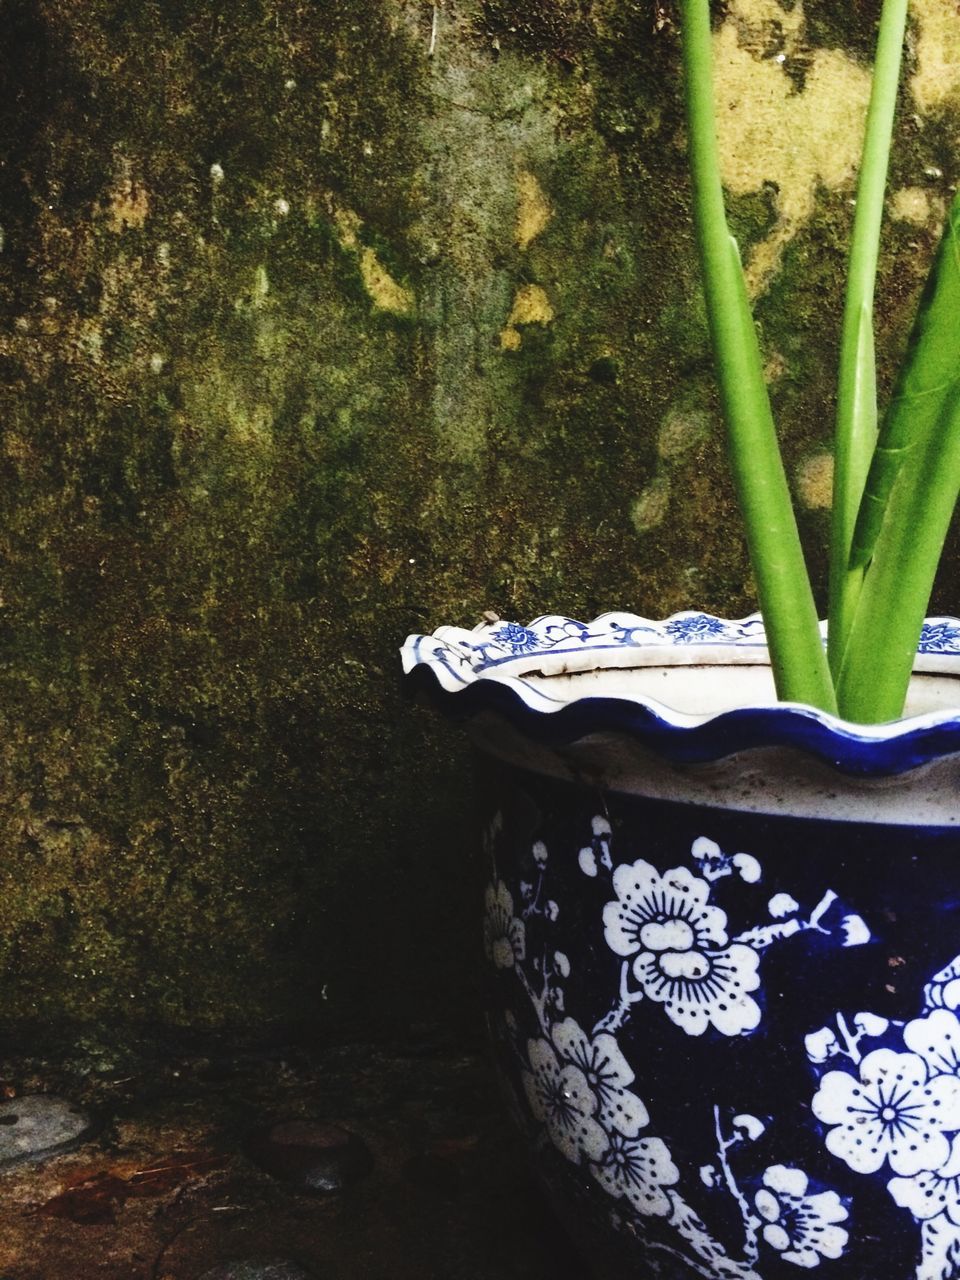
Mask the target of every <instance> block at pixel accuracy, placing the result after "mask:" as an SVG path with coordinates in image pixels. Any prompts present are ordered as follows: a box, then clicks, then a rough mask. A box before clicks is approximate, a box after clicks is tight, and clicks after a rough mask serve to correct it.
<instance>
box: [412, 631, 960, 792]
mask: <svg viewBox="0 0 960 1280" xmlns="http://www.w3.org/2000/svg"><path fill="white" fill-rule="evenodd" d="M821 633H822V634H824V635H825V634H826V624H825V623H821ZM401 655H402V659H403V669H404V672H405V674H406V675H407V677H408V678H409V679H410V680H411V681H412V682H413V684H414V685H416V686H419V687H421V688H425V689H427V690H428V691H429V692H431V693H432V694H433V695H434V697H435V698H436V699H437V700H438V701H439V703H440V706H441V708H442V709H443V710H444V711H445V712H447V713H448V714H450V715H453V716H456V717H458V718H461V717H462V718H469V717H471V716H473V715H476V714H478V713H480V712H482V711H496V712H498V713H500V714H501V715H503V716H505V718H506V719H508V720H509V721H510V722H511V723H512V724H514V725H515V726H516V727H517V728H519V729H521V730H522V731H524V732H527V733H529V734H530V735H531V736H532V737H534V738H536V739H538V740H540V741H545V742H548V743H552V744H555V745H559V744H561V743H566V742H572V741H575V740H576V739H578V738H581V737H584V736H586V735H587V734H589V733H598V732H609V731H615V732H622V733H626V734H628V735H630V736H631V737H633V738H635V739H637V740H638V741H639V742H640V743H641V744H642V745H644V746H647V747H650V748H651V749H653V750H655V751H656V752H657V753H658V754H659V755H661V756H663V757H664V758H665V759H668V760H670V761H672V762H676V763H701V762H706V761H713V760H719V759H722V758H724V757H726V756H729V755H733V754H734V753H736V752H738V751H743V750H747V749H750V748H752V747H769V746H789V747H794V748H797V749H798V750H801V751H805V752H807V753H809V754H811V755H813V756H815V757H817V758H818V759H820V760H822V761H824V762H825V763H827V764H829V765H831V766H833V767H834V768H836V769H838V770H839V771H841V772H843V773H850V774H858V775H881V774H898V773H903V772H906V771H907V770H910V769H914V768H917V767H918V766H919V765H922V764H926V763H929V762H930V761H932V760H935V759H939V758H942V757H943V756H946V755H951V754H954V753H956V752H960V706H958V708H957V709H956V710H955V711H933V712H925V713H923V714H921V715H917V716H911V717H908V718H905V719H902V720H896V721H892V722H890V723H888V724H882V725H857V724H853V723H851V722H850V721H847V720H843V719H841V718H839V717H838V716H834V715H830V714H828V713H827V712H824V711H820V710H818V709H816V708H814V707H810V706H806V705H804V704H801V703H789V702H783V703H778V704H775V705H773V706H771V705H769V704H768V705H757V706H746V707H737V708H735V709H733V710H729V711H722V712H718V713H711V714H708V715H702V716H698V715H693V714H690V713H687V712H681V711H676V710H674V709H673V708H671V707H668V706H666V705H665V704H663V703H661V702H658V701H657V700H656V699H654V698H651V697H648V696H644V695H635V696H630V697H627V696H619V697H586V698H575V699H558V698H555V697H551V696H550V695H549V694H547V693H546V692H544V690H543V689H542V688H539V687H537V685H536V684H534V682H532V681H531V680H529V679H524V676H529V675H531V674H533V673H534V672H535V673H536V674H537V675H546V676H551V675H563V674H567V673H571V672H576V671H596V670H610V669H615V668H628V667H634V666H639V665H644V666H647V665H651V666H679V665H692V664H694V663H695V664H696V665H698V666H702V665H707V664H710V665H713V664H716V665H721V664H722V665H729V664H736V665H743V664H746V665H764V666H766V665H767V664H768V661H769V660H768V656H767V649H766V636H765V632H764V628H763V621H762V619H761V617H760V615H759V614H751V615H750V616H749V617H747V618H742V619H736V620H731V619H726V618H717V617H714V616H713V615H712V614H708V613H702V612H697V611H693V610H686V611H684V612H681V613H675V614H672V615H671V616H670V617H669V618H665V619H663V620H662V621H655V620H652V619H649V618H642V617H639V616H638V615H637V614H632V613H605V614H602V615H601V616H600V617H598V618H596V619H595V620H594V621H593V622H590V623H584V622H579V621H577V620H576V619H573V618H565V617H561V616H560V615H556V614H551V615H547V616H544V617H541V618H537V619H535V620H534V621H533V622H531V623H529V624H527V625H526V626H521V625H520V624H518V623H514V622H506V621H502V620H497V621H495V622H488V623H483V624H482V625H481V626H478V627H475V628H474V629H472V630H468V629H465V628H461V627H440V628H439V629H438V630H437V631H435V632H434V633H433V635H430V636H424V635H412V636H409V637H408V639H407V641H406V643H405V644H404V646H403V648H402V650H401ZM916 670H917V671H918V672H923V673H929V674H957V675H960V619H958V618H950V617H935V618H928V619H927V621H926V622H925V623H924V626H923V631H922V633H921V637H920V644H919V647H918V657H917V665H916Z"/></svg>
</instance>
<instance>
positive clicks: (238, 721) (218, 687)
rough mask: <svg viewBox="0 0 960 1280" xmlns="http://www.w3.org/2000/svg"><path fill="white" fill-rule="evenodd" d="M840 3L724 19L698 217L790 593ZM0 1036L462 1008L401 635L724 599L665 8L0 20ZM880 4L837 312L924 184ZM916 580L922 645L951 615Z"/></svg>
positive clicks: (824, 357) (858, 108) (946, 73)
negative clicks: (716, 177)
mask: <svg viewBox="0 0 960 1280" xmlns="http://www.w3.org/2000/svg"><path fill="white" fill-rule="evenodd" d="M878 9H879V3H878V0H856V2H854V3H851V4H849V5H848V4H843V5H841V4H838V3H836V0H793V3H792V4H791V3H789V2H788V0H783V3H782V4H781V3H779V2H778V0H729V2H728V3H727V4H726V5H725V6H718V10H717V22H718V27H717V35H716V49H717V61H718V86H717V96H718V103H719V105H720V108H721V111H720V119H721V126H722V136H721V141H722V146H723V156H724V168H725V177H726V181H727V185H728V188H729V193H730V209H731V219H732V222H733V224H734V225H735V229H736V232H737V234H738V236H739V238H740V240H741V244H742V246H743V250H744V256H745V260H746V261H747V264H748V270H749V276H750V282H751V288H752V290H753V292H754V295H755V299H756V305H757V312H758V318H759V321H760V324H761V326H762V331H763V339H764V345H765V351H766V356H767V360H768V374H769V379H770V383H771V389H772V393H773V399H774V402H775V408H776V410H777V413H778V417H779V421H780V423H781V427H782V436H783V445H784V452H785V457H786V462H787V467H788V471H789V474H790V477H791V480H792V481H793V483H794V485H795V490H796V494H797V498H798V502H799V506H800V511H801V523H802V527H803V533H804V537H805V540H806V542H807V545H808V549H809V553H810V559H811V563H812V566H813V569H814V573H815V576H816V578H817V583H818V589H819V590H820V591H821V596H822V587H823V570H824V563H825V548H824V544H825V534H826V516H825V511H824V506H825V503H826V502H827V501H828V498H829V484H830V465H831V461H830V453H829V450H830V418H831V412H832V400H831V387H832V378H833V369H834V364H835V359H836V346H837V328H838V324H837V321H838V313H839V308H840V302H841V270H842V260H843V253H844V248H845V242H846V238H847V235H848V230H849V225H850V216H851V202H852V190H853V188H852V180H853V176H854V169H855V164H856V155H857V135H858V130H859V128H860V126H861V124H862V118H863V110H864V104H865V101H866V97H865V95H866V92H867V86H868V70H867V67H868V62H869V57H870V48H871V43H872V33H873V28H874V24H875V21H876V17H877V12H878ZM2 14H3V17H4V23H3V37H2V41H0V46H2V47H0V63H2V76H0V83H2V84H3V86H4V92H3V95H2V98H0V158H2V165H0V223H2V252H0V363H2V368H3V375H4V376H3V379H2V383H3V389H2V392H0V395H2V416H0V438H2V485H0V560H2V583H0V591H2V596H0V637H2V650H0V652H2V662H0V691H2V692H0V697H2V701H0V706H2V715H3V724H2V734H0V756H2V761H3V769H2V777H0V829H2V857H0V886H2V888H0V1024H2V1025H3V1026H4V1027H5V1028H7V1029H8V1030H10V1031H12V1032H17V1033H18V1034H19V1035H20V1036H21V1037H28V1038H29V1037H30V1036H36V1035H43V1036H44V1037H45V1038H53V1039H56V1038H57V1037H58V1036H60V1037H65V1036H67V1035H69V1036H74V1035H77V1034H81V1035H89V1036H93V1037H98V1036H99V1037H101V1038H102V1037H109V1036H116V1035H119V1034H128V1033H134V1032H139V1031H141V1030H143V1029H150V1028H152V1029H157V1028H166V1029H177V1028H193V1029H198V1030H200V1031H201V1032H216V1033H218V1034H231V1035H234V1034H239V1035H243V1036H251V1037H256V1036H258V1035H262V1034H271V1033H272V1032H274V1031H276V1030H277V1029H278V1028H280V1027H283V1028H288V1027H290V1026H293V1027H297V1028H301V1029H308V1028H312V1029H314V1030H315V1031H316V1032H317V1034H320V1035H330V1036H334V1035H339V1034H348V1033H349V1034H371V1035H377V1034H391V1033H394V1032H396V1031H398V1030H406V1029H408V1028H409V1027H410V1026H411V1025H412V1024H416V1023H418V1022H429V1021H432V1020H438V1021H441V1022H447V1023H449V1024H450V1025H458V1020H463V1019H469V1018H470V1017H472V1005H471V1003H470V998H469V995H468V997H467V998H466V999H464V992H465V991H466V992H468V993H469V991H470V981H471V978H470V975H471V972H472V968H471V957H470V942H469V939H470V938H471V937H472V936H474V935H475V933H476V926H475V922H474V905H475V897H476V893H475V883H474V880H475V877H474V873H473V871H472V870H471V859H470V855H471V851H472V849H473V838H472V835H471V834H470V825H469V818H468V816H467V815H468V814H469V786H468V782H467V779H466V772H465V771H466V765H467V755H466V752H465V749H464V746H463V743H462V742H461V740H460V738H459V737H458V735H457V734H456V733H455V731H453V730H451V729H449V728H448V727H446V726H444V725H441V724H439V723H437V722H436V721H435V720H434V719H433V718H432V717H430V716H429V715H428V714H427V713H426V712H424V711H423V710H421V709H418V708H416V707H413V706H410V705H408V704H407V703H406V702H405V701H404V699H403V697H402V695H401V693H400V691H399V681H398V663H397V656H396V650H397V647H398V645H399V643H400V641H401V640H402V639H403V637H404V635H405V634H406V633H407V632H409V631H415V630H423V629H427V630H430V629H432V628H433V627H434V626H435V625H438V624H439V623H441V622H452V623H458V624H472V623H473V622H475V621H477V620H479V618H480V616H481V614H482V613H483V612H484V611H485V610H489V609H493V610H495V611H496V612H497V613H499V614H500V615H501V616H505V617H515V618H518V619H521V620H523V619H526V618H528V617H531V616H534V615H536V614H539V613H543V612H554V611H556V612H564V613H568V614H570V615H573V616H581V617H585V616H586V617H589V616H591V615H594V614H595V613H597V612H599V611H602V610H604V609H608V608H612V607H620V608H629V609H634V610H637V611H639V612H645V613H648V614H652V615H663V614H664V613H666V612H670V611H672V610H675V609H678V608H682V607H686V606H689V605H697V606H702V607H704V608H707V609H712V610H716V611H719V612H722V613H726V614H728V615H738V614H742V613H745V612H748V611H750V610H751V609H752V608H753V607H754V600H753V596H752V590H751V580H750V570H749V566H748V563H747V558H746V554H745V549H744V543H743V538H742V535H741V532H740V525H739V521H738V518H737V514H736V510H735V505H734V500H733V494H732V491H731V486H730V482H729V480H728V476H727V471H726V467H725V462H724V456H723V441H722V433H721V428H720V424H719V421H718V417H717V407H716V399H715V395H714V390H713V382H712V374H711V367H710V360H709V356H708V351H707V346H706V335H705V327H704V320H703V311H702V303H701V300H700V297H699V294H698V284H697V271H696V265H695V261H694V256H693V252H692V240H691V228H690V223H689V199H688V189H687V185H686V178H685V168H684V150H683V148H684V136H683V123H682V112H681V103H680V96H679V89H680V78H679V48H678V39H677V32H676V26H675V14H674V11H673V9H672V7H671V4H670V3H669V0H510V3H506V0H443V2H442V3H438V4H437V5H436V6H434V5H433V4H432V3H430V0H233V3H231V4H230V5H224V4H221V3H217V0H190V2H189V3H187V2H186V0H152V2H149V3H142V4H136V5H131V4H129V3H126V0H4V3H3V5H2ZM958 107H960V15H958V13H957V10H956V5H955V4H954V3H953V0H916V3H915V5H914V23H913V27H912V32H911V48H910V55H909V66H908V75H907V80H906V83H905V88H904V92H903V95H902V110H901V112H900V116H899V126H898V139H897V145H896V155H895V160H894V165H893V175H892V186H891V192H892V194H891V201H890V209H891V219H890V221H889V223H888V227H887V234H886V249H885V252H884V258H883V264H882V281H881V291H880V303H879V308H878V343H879V348H880V352H881V358H882V365H883V368H882V380H883V382H884V386H887V385H888V384H889V377H890V369H891V363H892V360H893V359H894V357H895V356H896V355H897V354H898V352H899V350H900V349H901V348H902V345H903V342H904V340H905V336H906V329H907V326H908V323H909V316H910V313H911V309H912V306H913V302H914V300H915V297H916V293H917V290H918V288H919V285H920V282H921V279H922V276H923V274H924V271H925V268H926V264H927V262H928V261H929V258H930V255H931V253H932V249H933V246H934V243H935V240H936V236H937V230H938V225H939V222H940V219H941V217H942V214H943V212H944V209H945V202H946V200H947V198H948V196H949V194H950V191H951V188H952V186H953V184H955V182H956V181H957V179H958V176H960V145H958V143H960V116H958ZM957 558H958V547H957V544H956V542H955V541H954V542H951V545H950V547H949V548H948V552H947V557H946V562H945V567H944V572H943V574H942V578H941V585H940V586H939V587H938V590H937V595H936V599H935V602H934V603H935V606H936V607H937V608H944V609H949V608H953V609H954V610H960V601H958V588H960V575H958V565H957Z"/></svg>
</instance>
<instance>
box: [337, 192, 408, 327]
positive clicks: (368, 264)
mask: <svg viewBox="0 0 960 1280" xmlns="http://www.w3.org/2000/svg"><path fill="white" fill-rule="evenodd" d="M333 224H334V226H335V227H336V229H337V236H338V238H339V240H340V243H341V245H342V246H343V247H344V249H348V250H349V251H350V252H351V253H355V254H357V260H358V265H359V267H360V278H361V279H362V281H363V287H364V288H365V289H366V291H367V293H368V294H369V295H370V300H371V301H372V303H373V305H374V307H375V308H376V309H377V310H379V311H390V312H392V313H393V315H397V316H408V315H411V314H412V313H413V310H414V306H415V299H414V296H413V294H412V293H411V291H410V290H409V289H406V288H404V286H403V285H402V284H399V283H398V282H397V281H396V280H394V278H393V276H392V275H391V274H390V272H389V271H388V270H387V268H386V267H385V266H384V265H383V263H382V262H381V261H380V259H379V257H378V256H377V251H376V250H375V249H372V248H371V247H370V246H369V245H363V244H361V243H360V228H361V227H362V226H363V220H362V219H361V218H360V217H359V215H358V214H356V213H354V212H353V210H352V209H335V210H334V212H333Z"/></svg>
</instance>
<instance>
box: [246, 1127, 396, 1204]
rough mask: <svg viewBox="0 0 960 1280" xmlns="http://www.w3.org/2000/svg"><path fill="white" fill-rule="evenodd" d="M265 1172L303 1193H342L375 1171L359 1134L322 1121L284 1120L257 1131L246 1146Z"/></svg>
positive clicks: (252, 1157)
mask: <svg viewBox="0 0 960 1280" xmlns="http://www.w3.org/2000/svg"><path fill="white" fill-rule="evenodd" d="M245 1149H246V1152H247V1155H248V1156H250V1158H251V1159H252V1160H254V1161H255V1162H256V1163H257V1164H258V1165H259V1166H260V1168H261V1169H265V1170H266V1171H267V1173H270V1174H273V1176H274V1177H275V1178H279V1179H281V1180H282V1181H283V1182H288V1183H291V1184H292V1185H293V1186H295V1187H297V1188H298V1190H300V1191H311V1192H333V1191H342V1190H343V1189H344V1188H345V1187H347V1186H349V1185H350V1184H351V1183H353V1182H356V1181H358V1180H359V1179H360V1178H362V1177H364V1176H365V1175H366V1174H368V1173H369V1172H370V1170H371V1169H372V1168H373V1158H372V1156H371V1155H370V1152H369V1150H368V1149H367V1147H366V1145H365V1144H364V1143H363V1142H362V1141H361V1139H360V1138H358V1137H357V1136H356V1134H353V1133H351V1132H350V1131H349V1130H348V1129H342V1128H340V1126H339V1125H332V1124H327V1123H325V1122H324V1121H322V1120H281V1121H277V1122H274V1123H271V1124H268V1125H265V1126H263V1127H262V1128H260V1129H257V1130H255V1131H254V1132H253V1133H252V1134H251V1135H250V1137H249V1138H248V1139H247V1142H246V1144H245Z"/></svg>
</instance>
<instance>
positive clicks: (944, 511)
mask: <svg viewBox="0 0 960 1280" xmlns="http://www.w3.org/2000/svg"><path fill="white" fill-rule="evenodd" d="M958 491H960V382H958V383H956V384H955V385H954V387H953V389H952V390H951V392H950V395H949V397H948V398H947V401H946V403H945V404H944V406H943V409H942V410H941V415H940V419H939V421H938V422H937V424H936V427H935V429H934V430H933V432H931V433H930V434H929V435H928V438H927V439H925V440H924V441H923V443H922V445H921V447H920V448H918V449H917V450H916V451H915V452H913V453H911V454H910V455H909V456H908V458H907V459H906V461H905V462H904V463H903V465H902V466H901V469H900V473H899V475H898V476H897V479H896V482H895V484H894V487H893V491H892V492H891V494H890V500H889V502H888V504H887V510H886V514H885V516H884V521H883V527H882V528H881V530H880V535H879V537H878V539H877V544H876V550H875V554H874V558H873V562H872V564H871V565H870V567H869V569H868V570H867V573H866V577H865V578H864V582H863V589H862V591H861V592H860V599H859V601H858V603H857V609H856V613H855V615H854V620H853V626H852V627H851V630H850V639H849V642H848V644H847V649H846V653H845V655H844V659H843V664H842V666H841V670H840V676H839V679H838V681H837V696H838V699H839V703H840V710H841V713H842V714H843V715H844V716H845V717H846V718H847V719H849V720H854V721H857V722H859V723H861V724H877V723H882V722H883V721H885V720H896V719H897V718H898V717H899V716H901V715H902V714H903V704H904V699H905V697H906V693H907V686H908V684H909V682H910V673H911V672H912V670H913V664H914V662H915V660H916V656H917V642H918V641H919V639H920V632H921V629H922V627H923V617H924V613H925V612H926V609H927V604H928V602H929V599H930V592H931V589H932V587H933V579H934V576H935V574H936V571H937V565H938V563H939V560H940V554H941V552H942V551H943V543H944V540H945V538H946V536H947V530H948V529H949V527H950V520H951V517H952V516H953V509H954V506H955V505H956V501H957V493H958ZM891 605H892V606H893V607H891Z"/></svg>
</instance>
